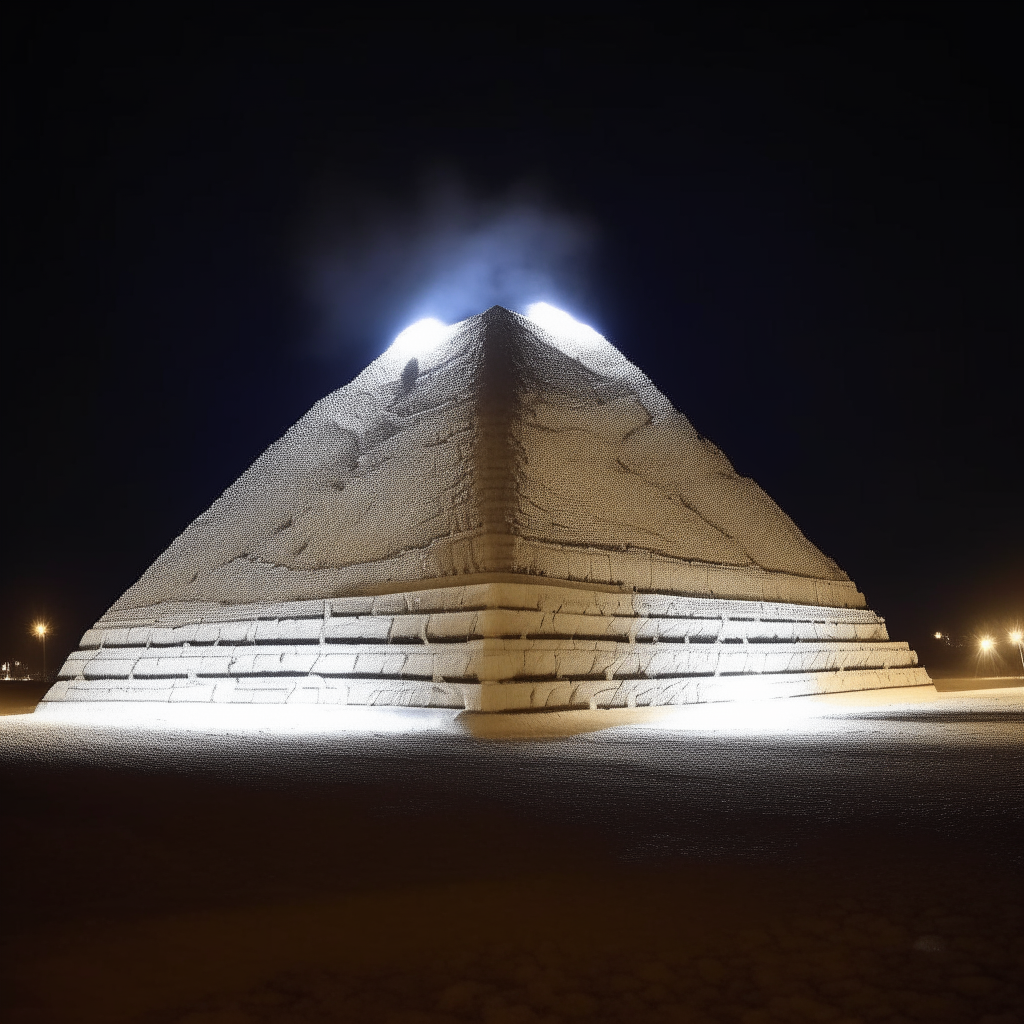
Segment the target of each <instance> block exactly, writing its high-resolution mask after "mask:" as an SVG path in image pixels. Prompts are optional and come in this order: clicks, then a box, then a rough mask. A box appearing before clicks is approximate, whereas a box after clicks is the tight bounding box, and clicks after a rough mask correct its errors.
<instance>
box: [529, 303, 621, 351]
mask: <svg viewBox="0 0 1024 1024" xmlns="http://www.w3.org/2000/svg"><path fill="white" fill-rule="evenodd" d="M526 318H527V319H528V320H532V321H533V322H534V323H535V324H537V325H538V326H540V327H543V328H544V330H546V331H550V332H551V333H552V334H560V335H562V336H563V337H569V338H572V339H573V340H574V341H581V342H587V343H590V344H593V343H595V342H598V341H604V340H605V339H604V336H603V335H601V334H598V332H597V331H595V330H594V328H593V327H590V326H589V325H588V324H584V323H580V321H579V320H577V319H576V318H575V317H573V316H570V315H569V314H568V313H566V312H565V310H563V309H559V308H558V307H557V306H552V305H550V304H549V303H547V302H534V303H532V304H531V305H529V306H527V307H526Z"/></svg>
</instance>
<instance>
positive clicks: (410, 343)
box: [391, 317, 448, 359]
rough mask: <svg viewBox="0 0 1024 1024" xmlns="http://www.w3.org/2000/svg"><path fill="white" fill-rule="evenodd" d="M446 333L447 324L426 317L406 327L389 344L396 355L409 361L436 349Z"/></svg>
mask: <svg viewBox="0 0 1024 1024" xmlns="http://www.w3.org/2000/svg"><path fill="white" fill-rule="evenodd" d="M447 333H448V326H447V324H443V323H441V321H440V320H435V319H434V318H433V317H426V318H424V319H423V320H417V321H416V323H414V324H410V325H409V326H408V327H406V329H405V330H404V331H402V333H401V334H399V335H398V337H397V338H395V340H394V341H393V342H392V343H391V348H392V349H393V351H394V352H395V354H396V355H399V356H405V357H406V358H410V359H411V358H412V357H413V356H422V355H426V353H427V352H430V351H431V350H432V349H435V348H437V346H438V345H439V344H440V343H441V342H442V341H443V340H444V337H445V335H446V334H447Z"/></svg>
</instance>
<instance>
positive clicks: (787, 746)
mask: <svg viewBox="0 0 1024 1024" xmlns="http://www.w3.org/2000/svg"><path fill="white" fill-rule="evenodd" d="M265 710H267V709H259V711H260V712H263V711H265ZM600 714H601V713H600V712H597V713H593V714H589V715H588V713H580V714H579V715H568V716H562V718H561V720H557V719H551V718H538V717H536V716H510V717H509V718H508V719H505V720H503V721H502V722H501V723H499V724H495V723H494V722H493V720H488V721H482V720H480V719H473V718H465V717H463V718H457V717H456V716H454V715H449V714H447V713H441V714H436V713H430V712H426V713H418V712H408V713H405V714H400V715H397V716H383V717H382V716H381V713H380V712H372V713H367V714H364V715H361V716H360V715H353V716H350V717H349V718H348V719H347V720H344V721H342V720H341V719H337V720H335V721H333V722H332V723H330V724H326V725H325V724H323V723H322V722H321V724H320V725H315V724H313V725H311V724H310V722H309V720H308V719H306V720H301V719H295V720H292V721H287V720H285V719H286V716H285V717H282V716H280V715H278V716H277V717H276V718H275V717H274V716H273V715H268V714H263V713H260V714H256V715H253V716H251V717H250V718H249V719H248V720H247V721H236V722H235V723H234V724H232V725H229V726H226V725H225V724H224V723H223V722H217V721H207V722H201V721H189V722H184V721H182V720H181V719H180V718H179V719H177V720H173V716H172V719H168V720H167V721H165V722H163V723H155V724H154V723H153V722H150V723H149V724H148V725H140V724H138V723H136V724H134V725H130V726H129V725H126V724H125V723H123V722H122V723H120V724H119V725H111V724H104V723H103V722H102V721H100V720H92V721H89V720H88V719H86V720H84V721H78V722H77V723H76V722H73V721H70V720H67V719H64V720H61V719H60V718H59V717H58V718H50V719H47V718H45V717H43V716H39V715H12V716H9V717H7V718H4V719H2V720H0V774H2V780H3V802H2V807H3V812H2V813H3V834H4V839H3V847H2V848H3V865H2V872H0V876H2V884H3V890H2V892H0V900H2V904H0V905H2V907H3V914H2V921H3V937H2V942H3V945H2V948H0V962H2V964H3V969H4V980H3V984H2V988H0V999H2V1000H3V1001H4V1004H5V1005H4V1007H3V1018H4V1019H5V1020H8V1021H14V1022H29V1021H32V1022H49V1021H60V1022H63V1021H75V1022H78V1021H83V1022H84V1021H97V1022H100V1021H102V1022H120V1021H125V1022H128V1021H136V1022H143V1021H145V1022H150V1021H152V1022H166V1024H215V1022H220V1024H229V1022H231V1024H250V1022H251V1024H255V1022H264V1021H272V1022H300V1021H301V1022H306V1021H346V1022H348V1021H352V1022H367V1024H373V1022H378V1021H380V1022H396V1024H397V1022H406V1024H412V1022H419V1024H428V1022H435V1024H440V1022H448V1024H452V1022H461V1021H486V1022H491V1024H502V1022H538V1021H547V1022H555V1021H562V1022H568V1021H575V1020H588V1021H623V1022H637V1024H644V1022H648V1021H650V1022H684V1021H685V1022H698V1021H699V1022H709V1021H722V1022H725V1021H729V1022H732V1021H737V1022H747V1024H756V1022H768V1021H833V1022H846V1024H849V1022H851V1021H863V1022H874V1021H885V1022H896V1021H949V1022H960V1021H963V1022H968V1021H969V1022H981V1021H984V1022H987V1024H1010V1022H1013V1021H1022V1020H1024V1014H1022V1013H1021V1009H1020V1007H1021V1005H1022V991H1024V989H1022V985H1024V929H1022V909H1024V899H1022V883H1021V879H1022V878H1024V870H1022V868H1024V863H1022V862H1024V842H1022V839H1024V836H1022V834H1021V825H1020V822H1021V812H1022V810H1024V807H1022V804H1024V796H1022V794H1024V786H1022V781H1024V779H1022V774H1024V773H1022V765H1024V757H1022V750H1024V746H1022V740H1024V691H1022V690H1020V689H1009V688H1004V689H1000V690H987V691H977V692H974V693H960V694H937V693H935V692H934V691H932V690H930V689H929V688H924V689H922V690H919V691H916V692H911V691H899V692H895V693H893V694H890V695H887V696H880V695H878V694H875V695H868V696H865V695H849V696H847V697H844V698H837V699H830V700H822V699H817V698H816V699H812V700H805V701H800V702H794V701H775V702H770V704H765V705H755V706H748V707H747V708H746V709H742V710H741V709H737V708H735V707H733V708H732V709H729V708H728V707H726V706H718V707H711V706H708V707H704V708H699V709H690V711H689V712H687V713H685V714H684V713H682V712H678V713H672V714H668V715H664V714H654V713H649V712H647V713H643V712H640V713H636V714H634V715H633V716H632V717H631V718H630V716H628V715H627V716H625V717H622V718H620V719H619V720H617V721H618V724H616V725H615V726H614V727H612V728H602V727H601V726H603V725H607V722H608V720H607V719H604V720H601V719H600V718H597V719H595V717H594V716H595V715H597V716H600ZM514 737H527V738H514Z"/></svg>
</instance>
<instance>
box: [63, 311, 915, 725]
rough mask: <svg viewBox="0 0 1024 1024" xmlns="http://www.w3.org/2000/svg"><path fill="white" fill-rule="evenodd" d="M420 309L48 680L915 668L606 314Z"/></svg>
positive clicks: (780, 690) (443, 679)
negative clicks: (604, 323)
mask: <svg viewBox="0 0 1024 1024" xmlns="http://www.w3.org/2000/svg"><path fill="white" fill-rule="evenodd" d="M429 326H430V325H429V324H426V325H424V324H421V325H417V330H414V331H411V332H406V334H405V335H403V336H400V337H399V339H398V340H396V342H395V344H394V345H392V346H391V348H390V349H389V350H388V351H387V352H385V353H384V355H382V356H381V357H380V358H379V359H377V360H376V361H375V362H373V363H372V364H371V365H370V366H369V367H367V369H366V370H364V371H363V372H362V373H361V374H360V375H359V376H358V377H357V378H356V379H355V380H354V381H353V382H352V383H351V384H349V385H347V386H346V387H343V388H341V389H339V390H338V391H335V392H333V393H332V394H330V395H328V396H327V397H326V398H324V399H322V400H321V401H319V402H318V403H317V404H316V405H315V406H314V407H313V408H312V409H311V410H310V412H309V413H307V414H306V415H305V416H304V417H303V418H302V419H301V420H299V422H298V423H296V424H295V426H293V427H292V428H291V429H290V430H289V431H288V432H287V434H285V436H284V437H283V438H282V439H281V440H280V441H278V442H277V443H276V444H274V445H272V446H271V447H270V448H269V449H268V450H267V451H266V452H265V453H264V454H263V455H262V456H261V457H260V458H259V459H257V461H256V462H255V463H254V464H253V465H252V466H251V467H250V468H249V469H248V470H247V471H246V472H245V473H244V474H243V475H242V476H241V477H240V478H239V479H238V480H237V481H236V482H235V483H234V484H233V485H232V486H231V487H230V488H229V489H228V490H227V491H225V493H224V494H223V495H222V496H221V497H220V498H219V499H218V500H217V501H216V502H214V504H213V505H212V506H211V507H210V509H209V510H208V511H206V512H204V513H203V514H202V515H201V516H200V517H199V518H198V519H197V520H196V521H195V522H194V523H192V525H191V526H189V527H188V529H186V530H185V532H184V533H183V534H182V535H181V536H180V537H178V539H177V540H175V541H174V543H173V544H171V546H170V547H169V548H168V549H167V550H166V551H165V552H164V553H163V554H162V555H161V556H160V557H159V558H158V559H157V560H156V561H155V562H154V563H153V565H152V566H150V568H149V569H148V570H147V571H146V572H145V573H144V574H143V576H142V578H141V579H140V580H139V581H138V582H137V583H136V584H135V585H134V586H132V587H131V588H130V589H129V590H128V591H127V592H126V593H125V594H124V596H123V597H122V598H121V599H120V600H119V601H118V602H117V603H116V604H115V605H114V606H113V607H112V608H111V609H110V610H109V611H108V612H107V613H106V614H105V615H104V616H103V617H102V618H101V619H100V621H99V622H97V623H96V625H95V626H94V627H93V628H92V629H90V630H89V631H88V632H87V633H86V634H85V636H84V637H83V638H82V642H81V646H80V647H79V649H78V650H77V651H75V652H74V653H73V654H72V655H71V656H70V657H69V658H68V660H67V662H66V663H65V664H64V667H63V668H62V670H61V673H60V678H59V681H58V683H57V684H56V685H55V686H54V687H53V688H52V689H51V690H50V692H49V693H48V694H47V697H46V700H47V701H51V702H52V701H91V702H95V701H104V702H109V701H156V702H168V701H170V702H179V701H186V702H213V703H322V704H378V705H406V706H433V707H448V708H470V709H480V710H488V711H490V710H493V711H500V710H506V709H520V708H566V707H584V708H585V707H592V708H593V707H623V706H633V705H655V704H683V703H691V702H698V701H718V700H733V699H741V698H750V697H769V696H780V697H781V696H789V695H796V694H809V693H821V692H834V691H839V690H859V689H867V688H874V687H894V686H907V685H915V684H922V683H927V682H928V677H927V676H926V675H925V673H924V670H923V669H920V668H917V667H915V666H916V663H917V657H916V655H915V654H914V652H913V651H911V650H909V649H908V647H907V645H906V644H905V643H896V642H893V641H890V640H889V639H888V635H887V633H886V629H885V625H884V622H883V620H882V619H880V618H879V617H878V616H876V615H875V614H874V613H873V612H871V611H869V610H868V609H867V608H866V607H865V601H864V597H863V595H862V594H860V593H858V591H857V589H856V587H855V586H854V584H853V583H852V582H851V581H850V579H849V578H848V577H847V576H846V574H845V573H843V571H842V570H841V569H840V568H839V567H838V566H837V565H836V564H835V563H834V562H833V561H832V560H831V559H829V558H827V557H826V556H825V555H823V554H822V553H821V552H820V551H819V550H818V549H817V548H816V547H815V546H814V545H813V544H811V543H810V541H808V540H807V539H806V538H805V537H804V536H803V534H802V533H801V532H800V530H799V529H797V527H796V525H795V524H794V523H793V522H792V520H790V519H789V518H788V517H787V516H786V515H785V513H783V512H782V510H781V509H780V508H779V507H778V506H777V505H776V504H775V503H774V502H773V501H772V500H771V499H770V498H769V497H768V496H767V495H766V494H765V493H764V491H762V490H761V489H760V488H759V487H758V486H757V484H755V483H754V482H753V481H752V480H749V479H747V478H745V477H741V476H738V475H737V474H736V472H735V471H734V470H733V468H732V466H731V465H730V463H729V461H728V459H726V457H725V456H724V455H723V454H722V453H721V452H720V451H719V450H718V449H717V448H716V447H715V446H714V445H713V444H712V443H711V442H710V441H708V440H707V439H705V438H703V437H701V435H700V434H698V433H697V431H696V430H694V428H693V427H692V426H691V425H690V423H689V421H688V420H687V419H686V417H685V416H683V415H682V414H681V413H678V412H676V411H675V410H674V409H673V408H672V405H671V403H670V402H669V401H668V400H667V399H666V398H665V397H664V395H662V394H661V393H660V392H659V391H658V390H657V388H655V387H654V385H653V384H652V383H651V381H650V380H649V379H648V378H647V377H645V376H644V374H643V373H641V372H640V371H639V370H638V369H637V368H636V367H635V366H633V365H632V364H631V363H630V362H628V361H627V360H626V359H625V357H623V356H622V354H621V353H620V352H619V351H618V350H617V349H616V348H615V347H614V346H612V345H611V344H609V343H608V342H607V341H606V340H605V339H604V338H602V337H601V336H600V335H598V334H596V332H594V331H592V330H590V329H589V328H586V327H584V326H583V325H581V324H577V323H576V322H575V321H573V320H571V319H570V318H569V317H567V316H566V315H565V314H559V313H558V312H557V311H555V310H552V309H551V308H550V307H536V308H534V309H533V310H532V319H528V318H526V317H523V316H520V315H518V314H516V313H512V312H509V311H508V310H506V309H503V308H501V307H499V306H495V307H493V308H492V309H489V310H488V311H487V312H486V313H483V314H481V315H480V316H476V317H473V318H472V319H470V320H466V321H463V322H462V323H460V324H456V325H455V326H453V327H451V328H442V327H441V325H435V329H434V331H433V332H432V333H431V332H430V331H429V330H428V329H427V328H429Z"/></svg>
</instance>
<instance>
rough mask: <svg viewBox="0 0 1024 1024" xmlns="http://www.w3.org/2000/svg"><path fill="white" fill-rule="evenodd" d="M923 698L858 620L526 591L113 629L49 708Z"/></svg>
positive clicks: (282, 608)
mask: <svg viewBox="0 0 1024 1024" xmlns="http://www.w3.org/2000/svg"><path fill="white" fill-rule="evenodd" d="M929 682H930V680H929V679H928V676H927V674H926V673H925V672H924V670H923V669H921V668H919V667H918V666H917V656H916V655H915V654H914V652H913V651H911V650H910V649H909V648H908V646H907V645H906V644H905V643H902V642H896V641H892V640H890V639H889V636H888V633H887V632H886V629H885V624H884V622H883V621H882V620H881V619H880V618H879V617H878V616H876V615H875V614H874V613H873V612H871V611H869V610H868V609H849V608H831V607H822V606H813V605H794V604H782V603H775V602H763V601H739V600H720V599H715V598H698V597H688V596H680V595H672V594H652V593H635V592H629V591H613V590H594V589H591V588H589V587H587V586H585V585H581V584H579V583H574V582H571V581H555V580H545V581H544V582H543V583H539V582H536V581H535V580H531V581H529V582H511V581H502V582H493V583H473V584H466V585H449V586H445V587H434V588H426V589H422V590H418V591H406V592H395V593H389V594H380V595H376V596H365V597H343V598H330V599H326V600H318V601H296V602H290V603H286V604H276V605H270V604H268V605H250V606H239V605H236V606H221V605H197V604H192V605H161V606H155V607H153V608H145V609H137V610H132V611H121V612H117V613H108V615H107V616H105V617H104V619H102V620H101V621H100V622H99V623H97V625H96V626H95V627H94V628H93V629H91V630H89V631H88V632H87V633H86V635H85V636H84V637H83V638H82V644H81V647H80V648H79V650H77V651H75V652H74V653H73V654H72V655H71V656H70V657H69V658H68V660H67V661H66V662H65V664H64V666H63V668H62V669H61V673H60V680H59V682H58V683H57V684H56V685H55V686H54V687H53V688H52V689H51V690H50V691H49V693H47V695H46V697H45V698H44V701H45V702H46V703H54V702H103V701H111V702H118V703H124V702H131V703H135V702H140V703H153V704H159V703H164V704H179V703H185V704H214V705H227V704H230V705H238V704H270V705H284V704H289V705H291V704H299V705H317V706H320V705H335V706H337V705H341V706H358V707H367V706H369V707H381V706H387V707H423V708H448V709H451V710H459V711H462V710H466V711H481V712H504V711H527V710H540V709H548V710H554V709H571V708H577V709H579V708H585V709H589V710H598V709H610V708H633V707H663V706H675V705H686V704H701V703H708V702H722V701H743V700H764V699H772V698H776V697H796V696H809V695H813V694H822V693H838V692H845V691H853V690H871V689H879V688H891V687H901V686H917V685H927V684H928V683H929Z"/></svg>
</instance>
